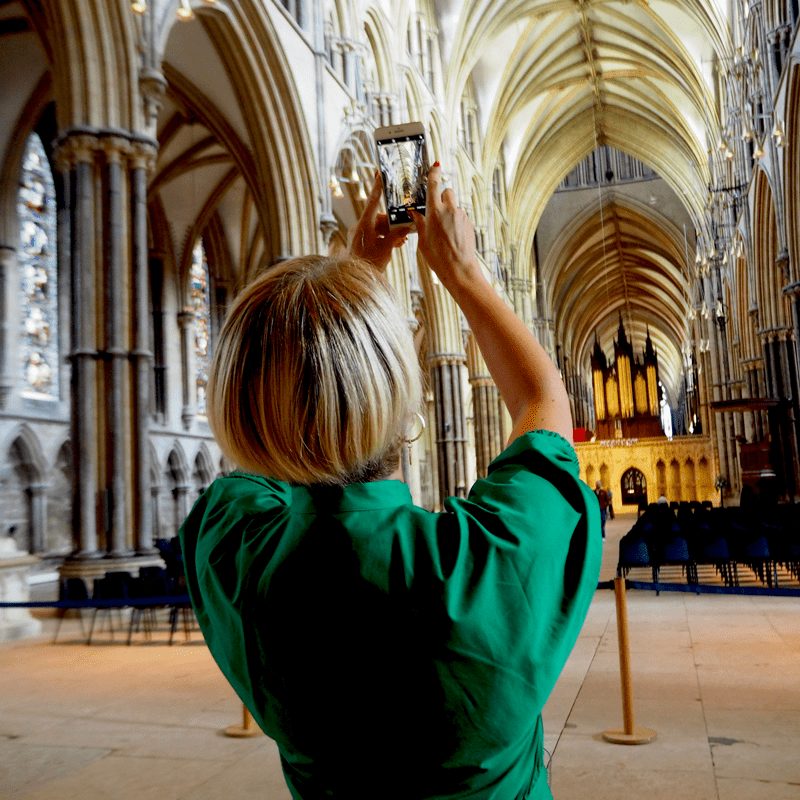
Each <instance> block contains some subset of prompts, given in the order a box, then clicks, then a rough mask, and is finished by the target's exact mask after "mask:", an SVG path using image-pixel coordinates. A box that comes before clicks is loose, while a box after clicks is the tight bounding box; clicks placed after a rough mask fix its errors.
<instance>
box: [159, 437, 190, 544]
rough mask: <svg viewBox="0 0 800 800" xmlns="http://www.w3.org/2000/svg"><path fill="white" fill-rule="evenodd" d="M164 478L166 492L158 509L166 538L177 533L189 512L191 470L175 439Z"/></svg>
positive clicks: (162, 531)
mask: <svg viewBox="0 0 800 800" xmlns="http://www.w3.org/2000/svg"><path fill="white" fill-rule="evenodd" d="M164 479H165V480H164V483H165V487H166V489H167V492H165V493H164V494H165V496H164V497H163V498H162V503H161V505H160V508H159V510H160V511H161V520H162V522H163V523H164V524H163V526H162V528H161V533H162V538H167V539H168V538H171V537H172V536H176V535H177V533H178V528H180V526H181V524H182V523H183V520H184V519H186V515H187V514H188V513H189V490H190V489H191V472H190V470H189V465H188V463H187V461H186V454H185V453H184V450H183V447H182V446H181V443H180V442H179V441H177V440H176V441H175V443H174V444H173V446H172V449H171V450H170V452H169V454H168V455H167V460H166V464H165V466H164Z"/></svg>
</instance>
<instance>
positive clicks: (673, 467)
mask: <svg viewBox="0 0 800 800" xmlns="http://www.w3.org/2000/svg"><path fill="white" fill-rule="evenodd" d="M667 499H668V500H670V501H672V500H680V499H681V465H680V462H679V461H678V459H677V458H673V459H672V460H671V461H670V462H669V470H668V472H667Z"/></svg>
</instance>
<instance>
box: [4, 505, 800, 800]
mask: <svg viewBox="0 0 800 800" xmlns="http://www.w3.org/2000/svg"><path fill="white" fill-rule="evenodd" d="M632 522H633V518H632V517H630V516H625V515H621V514H618V515H617V518H616V519H615V520H613V521H609V523H608V540H607V542H606V544H605V545H604V548H605V559H604V567H603V574H602V575H601V577H602V578H610V577H612V576H613V573H614V564H615V563H616V555H617V542H618V540H619V537H620V536H621V535H622V534H623V533H624V532H625V531H627V530H628V528H629V527H630V525H631V524H632ZM628 614H629V626H630V640H631V663H632V672H633V692H634V712H635V717H636V725H637V726H646V727H648V728H652V729H654V730H655V731H656V732H657V738H656V739H655V740H654V741H653V742H652V743H650V744H646V745H639V746H622V745H614V744H609V743H607V742H606V741H604V740H603V738H602V735H601V733H602V731H603V730H606V729H610V728H620V727H622V706H621V699H620V680H619V660H618V648H617V626H616V615H615V604H614V597H613V592H611V591H608V590H600V591H598V592H597V594H596V596H595V600H594V602H593V605H592V607H591V609H590V612H589V616H588V619H587V621H586V624H585V625H584V628H583V631H582V634H581V637H580V639H579V641H578V644H577V646H576V647H575V650H574V651H573V654H572V656H571V658H570V660H569V662H568V664H567V666H566V668H565V670H564V672H563V674H562V676H561V678H560V680H559V682H558V685H557V686H556V688H555V691H554V692H553V694H552V696H551V698H550V700H549V701H548V704H547V707H546V709H545V714H544V716H545V732H546V744H547V749H548V751H549V753H550V754H551V756H552V758H551V761H550V776H551V785H552V788H553V793H554V795H555V798H556V800H628V798H634V797H636V798H639V797H643V798H646V800H662V799H663V800H681V799H682V798H686V800H800V599H798V598H784V597H779V598H766V597H746V596H717V595H694V594H683V593H681V594H678V593H662V594H661V595H660V596H656V595H655V594H654V593H652V592H644V591H631V592H629V593H628ZM43 622H44V634H43V635H42V636H41V637H39V638H37V639H30V640H24V641H18V642H7V643H3V644H0V799H2V800H5V798H15V799H16V798H19V799H20V800H64V798H73V797H78V798H81V800H101V798H102V800H107V799H108V798H111V799H112V800H183V799H184V798H186V800H189V799H190V798H191V800H220V799H221V798H222V799H224V800H239V798H241V799H242V800H245V799H247V800H250V798H261V799H262V800H290V796H289V793H288V791H287V789H286V787H285V785H284V782H283V778H282V776H281V772H280V766H279V763H278V757H277V753H276V750H275V747H274V745H273V744H272V742H271V741H270V740H269V739H267V738H266V737H264V736H260V735H259V736H257V737H255V738H243V739H236V738H230V737H228V736H226V735H225V734H224V729H225V728H226V727H227V726H230V725H234V724H237V723H241V705H240V704H239V703H238V701H237V700H236V698H235V697H234V695H233V692H232V691H231V690H230V689H229V687H228V686H227V684H226V683H225V681H224V680H223V678H222V677H221V676H220V674H219V672H218V670H217V669H216V667H215V665H214V664H213V662H212V661H211V659H210V657H209V655H208V651H207V650H206V648H205V645H204V644H203V643H202V640H201V638H200V636H199V634H198V633H197V632H194V633H193V634H192V636H191V639H190V640H188V641H186V640H185V639H184V638H183V637H180V638H178V639H176V643H175V644H174V645H173V646H172V647H170V646H168V645H167V643H166V640H167V635H168V634H167V632H166V630H157V631H155V632H154V633H153V636H152V638H151V639H150V640H147V639H146V638H145V637H144V635H143V634H141V633H139V634H137V635H135V636H134V640H133V644H132V645H131V646H130V647H127V646H125V644H124V641H125V636H122V635H120V633H119V632H118V633H117V635H116V636H115V639H114V640H113V641H112V640H111V638H110V636H109V634H108V631H107V630H106V629H104V630H101V631H100V633H99V635H97V636H96V642H95V643H93V644H92V645H91V646H86V645H85V644H84V643H83V641H84V640H83V638H82V637H81V631H80V625H79V621H78V620H77V619H69V618H68V619H67V620H66V621H65V622H64V625H63V627H62V630H61V632H60V634H59V641H58V643H57V644H52V643H51V639H52V634H53V631H54V628H55V620H54V619H52V618H46V619H44V620H43ZM342 800H346V799H345V798H343V799H342ZM376 800H380V798H379V797H376ZM509 800H510V799H509Z"/></svg>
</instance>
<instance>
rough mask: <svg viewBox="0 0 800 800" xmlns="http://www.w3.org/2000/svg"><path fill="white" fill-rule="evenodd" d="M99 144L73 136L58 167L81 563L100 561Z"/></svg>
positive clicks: (75, 514) (76, 524)
mask: <svg viewBox="0 0 800 800" xmlns="http://www.w3.org/2000/svg"><path fill="white" fill-rule="evenodd" d="M94 145H95V140H94V139H93V138H92V137H90V136H88V135H82V134H78V135H74V136H70V137H68V138H65V139H64V140H62V141H61V143H60V144H59V147H58V153H57V164H58V168H59V170H60V171H61V172H62V173H63V176H64V185H65V190H66V194H67V208H66V210H65V218H67V219H68V223H69V242H70V253H69V264H70V273H71V288H72V297H71V298H70V305H71V308H72V326H71V350H70V354H69V361H70V365H71V374H70V395H71V404H70V422H71V425H70V427H71V440H72V480H73V491H72V509H73V535H74V536H75V540H76V541H75V544H76V550H75V553H74V557H76V558H79V559H86V558H97V557H99V556H100V555H101V554H100V552H99V550H98V535H97V534H98V514H97V511H98V508H97V498H98V482H97V481H98V474H97V471H98V454H97V442H98V424H97V420H98V412H99V409H98V407H97V358H98V355H99V354H98V351H97V342H96V339H95V328H96V322H97V320H96V307H97V302H96V291H95V286H96V284H95V274H96V273H95V261H96V254H95V240H96V233H97V230H98V228H99V220H97V219H96V211H97V208H98V204H97V203H96V201H95V189H96V185H97V183H98V176H97V175H96V168H95V156H94Z"/></svg>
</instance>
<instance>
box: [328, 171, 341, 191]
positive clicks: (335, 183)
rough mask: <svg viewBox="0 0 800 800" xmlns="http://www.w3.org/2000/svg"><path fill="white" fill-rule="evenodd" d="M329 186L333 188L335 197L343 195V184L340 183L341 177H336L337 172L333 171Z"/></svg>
mask: <svg viewBox="0 0 800 800" xmlns="http://www.w3.org/2000/svg"><path fill="white" fill-rule="evenodd" d="M328 188H329V189H330V190H331V193H332V194H333V196H334V197H342V196H343V193H342V185H341V184H340V183H339V179H338V178H337V177H336V173H335V172H331V177H330V179H329V180H328Z"/></svg>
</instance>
